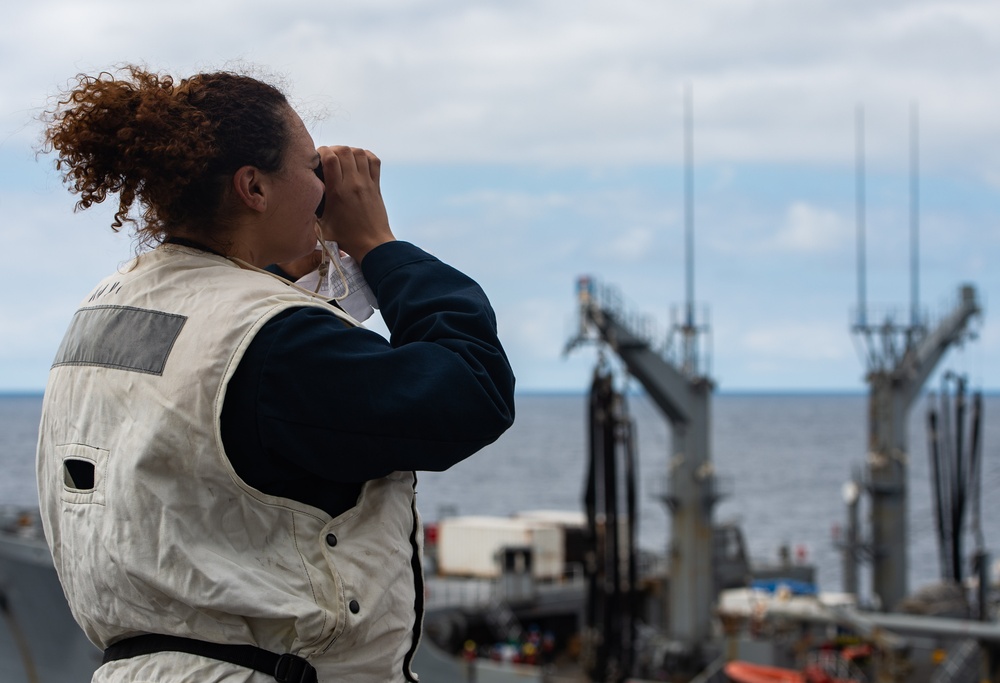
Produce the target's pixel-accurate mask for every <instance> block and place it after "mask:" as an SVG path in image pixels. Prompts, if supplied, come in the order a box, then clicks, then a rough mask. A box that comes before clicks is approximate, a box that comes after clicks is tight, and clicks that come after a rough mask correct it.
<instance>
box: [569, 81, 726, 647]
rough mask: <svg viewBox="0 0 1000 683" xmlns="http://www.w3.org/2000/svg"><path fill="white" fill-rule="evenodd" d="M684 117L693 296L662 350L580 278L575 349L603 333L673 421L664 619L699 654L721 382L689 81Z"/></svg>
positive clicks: (673, 635)
mask: <svg viewBox="0 0 1000 683" xmlns="http://www.w3.org/2000/svg"><path fill="white" fill-rule="evenodd" d="M684 119H685V139H684V150H685V155H684V156H685V173H684V177H685V253H686V259H685V283H686V286H685V294H686V301H685V308H684V313H683V316H682V319H681V321H680V322H675V323H674V325H673V328H672V330H671V333H670V339H669V340H668V343H667V346H666V348H665V349H663V348H661V347H660V345H659V344H658V340H656V339H655V338H654V336H653V335H651V334H650V333H649V329H648V328H647V327H646V326H645V325H643V324H642V323H643V321H642V320H641V319H639V318H637V317H635V316H630V315H629V314H628V312H627V311H625V310H624V307H623V306H622V304H621V298H620V296H619V295H618V293H617V291H616V290H613V289H611V288H607V287H602V286H600V285H599V284H598V283H597V282H595V281H593V280H591V279H590V278H587V277H584V278H580V280H579V281H578V283H577V293H578V298H579V306H580V333H579V336H578V337H577V338H576V339H574V340H571V341H570V345H569V347H570V348H572V347H573V346H575V345H576V344H578V343H580V342H581V341H583V340H584V339H585V338H587V337H588V335H589V334H596V336H597V337H598V338H599V339H600V340H601V341H602V342H604V343H605V344H607V345H608V346H609V347H610V348H611V349H612V350H613V351H614V352H615V354H616V355H617V356H618V357H619V358H620V359H621V361H622V362H623V363H624V365H625V367H626V368H627V370H628V372H629V373H630V374H631V375H632V376H633V377H635V378H636V379H637V380H638V381H639V383H640V384H642V386H643V388H644V389H645V390H646V392H647V394H648V395H649V397H650V399H652V401H653V402H654V403H655V404H656V406H657V407H658V408H659V409H660V411H661V412H662V413H663V415H664V416H665V417H666V418H667V420H668V421H669V422H670V426H671V434H672V442H671V452H670V454H669V456H670V457H669V466H668V471H667V475H666V477H667V481H666V482H665V486H664V487H663V492H662V499H663V501H664V503H665V504H666V506H667V507H668V509H669V511H670V515H671V535H670V547H669V551H668V555H669V562H670V588H669V591H668V595H667V596H665V597H666V601H665V602H664V604H663V610H664V614H663V623H665V624H668V636H669V638H670V639H671V640H672V641H673V643H674V644H675V645H676V646H679V648H680V650H683V651H685V652H687V653H689V654H695V653H697V652H698V649H699V648H700V646H701V644H703V643H705V642H707V641H708V640H709V639H710V637H711V635H712V607H713V603H714V601H715V595H714V594H713V591H714V585H713V577H714V571H713V566H712V538H713V536H712V534H713V510H714V507H715V504H716V502H717V501H718V499H719V495H720V494H719V486H718V485H717V483H716V477H715V474H714V468H713V467H712V462H711V457H710V452H711V449H710V445H709V436H710V408H711V395H712V391H713V389H714V384H713V382H712V380H711V378H710V377H708V375H707V374H706V373H704V371H703V369H702V362H705V363H707V361H708V357H707V353H701V352H700V351H701V349H700V347H701V344H702V343H705V345H706V347H707V334H708V332H709V329H708V325H707V324H705V323H701V324H699V322H698V321H697V320H696V316H695V305H694V218H693V144H692V138H693V132H692V125H691V91H690V88H689V87H686V88H685V99H684ZM678 337H679V340H677V339H676V338H678ZM675 341H679V344H678V343H675ZM667 605H669V609H668V608H667ZM675 649H676V648H675Z"/></svg>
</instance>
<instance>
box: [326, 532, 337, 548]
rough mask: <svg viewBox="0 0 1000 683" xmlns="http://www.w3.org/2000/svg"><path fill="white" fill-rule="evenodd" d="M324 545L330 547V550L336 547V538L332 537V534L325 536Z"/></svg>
mask: <svg viewBox="0 0 1000 683" xmlns="http://www.w3.org/2000/svg"><path fill="white" fill-rule="evenodd" d="M326 544H327V545H328V546H330V547H331V548H332V547H333V546H335V545H337V537H336V536H334V535H333V534H327V535H326Z"/></svg>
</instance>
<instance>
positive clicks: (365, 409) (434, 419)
mask: <svg viewBox="0 0 1000 683" xmlns="http://www.w3.org/2000/svg"><path fill="white" fill-rule="evenodd" d="M362 271H363V273H364V276H365V279H366V280H367V282H368V284H369V285H370V286H371V288H372V291H373V292H374V293H375V296H376V298H377V299H378V302H379V309H380V311H381V312H382V317H383V319H384V320H385V323H386V326H387V327H388V328H389V331H390V334H391V337H390V340H389V341H387V340H386V339H385V338H383V337H382V336H381V335H379V334H377V333H375V332H372V331H370V330H366V329H364V328H355V327H349V326H348V325H346V324H345V323H344V322H343V321H342V320H340V319H339V318H337V317H336V316H334V315H333V314H331V313H329V312H326V311H323V310H321V309H317V308H314V307H303V308H294V309H290V310H288V311H285V312H283V313H281V314H279V315H278V316H276V317H275V318H274V319H272V320H270V321H269V322H268V323H267V324H265V325H264V326H263V327H262V328H261V330H260V331H259V332H258V333H257V335H256V337H255V338H254V340H253V341H252V342H251V344H250V346H249V347H248V348H247V351H246V353H245V355H244V356H243V359H242V360H241V361H240V364H239V367H238V368H237V369H236V372H235V373H234V375H233V377H232V379H231V380H230V382H229V385H228V387H227V390H226V398H225V403H224V405H223V412H222V439H223V444H224V446H225V449H226V452H227V455H228V456H229V459H230V461H231V462H232V464H233V468H234V469H235V470H236V473H237V474H238V475H239V476H240V477H241V478H242V479H243V480H244V481H245V482H247V483H248V484H250V485H251V486H253V487H254V488H256V489H258V490H260V491H263V492H265V493H269V494H273V495H278V496H284V497H288V498H292V499H294V500H298V501H301V502H304V503H308V504H310V505H313V506H315V507H318V508H321V509H323V510H325V511H327V512H328V513H329V514H331V515H333V516H336V515H338V514H340V513H341V512H344V511H346V510H348V509H349V508H351V507H353V506H354V504H355V503H356V501H357V496H358V494H359V493H360V490H361V486H362V485H363V484H364V482H366V481H369V480H371V479H377V478H379V477H383V476H385V475H387V474H389V473H390V472H393V471H397V470H429V471H441V470H444V469H447V468H448V467H450V466H452V465H454V464H455V463H457V462H459V461H461V460H462V459H464V458H466V457H468V456H469V455H472V454H473V453H475V452H476V451H478V450H479V449H481V448H482V447H483V446H485V445H487V444H489V443H491V442H493V441H495V440H496V439H497V438H498V437H499V436H500V435H501V434H502V433H503V432H504V431H505V430H506V429H507V428H508V427H509V426H510V425H511V424H512V422H513V419H514V375H513V372H512V370H511V367H510V364H509V362H508V360H507V357H506V354H505V353H504V350H503V347H502V346H501V345H500V340H499V339H498V337H497V330H496V318H495V316H494V313H493V309H492V308H491V306H490V304H489V301H488V300H487V298H486V295H485V294H484V293H483V291H482V289H481V288H480V287H479V285H477V284H476V283H475V282H474V281H473V280H471V279H470V278H469V277H467V276H466V275H463V274H462V273H460V272H459V271H457V270H455V269H454V268H452V267H450V266H448V265H446V264H444V263H442V262H441V261H439V260H437V259H436V258H434V257H433V256H431V255H429V254H427V253H426V252H424V251H422V250H420V249H418V248H417V247H415V246H413V245H412V244H408V243H406V242H390V243H387V244H383V245H381V246H379V247H377V248H375V249H373V250H372V251H371V252H369V253H368V254H367V256H366V257H365V259H364V261H363V262H362Z"/></svg>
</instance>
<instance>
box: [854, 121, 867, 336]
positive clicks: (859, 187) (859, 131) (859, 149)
mask: <svg viewBox="0 0 1000 683" xmlns="http://www.w3.org/2000/svg"><path fill="white" fill-rule="evenodd" d="M854 164H855V180H854V210H855V216H856V222H857V228H858V317H857V320H856V321H855V324H856V326H857V327H858V328H859V329H864V328H866V327H867V326H868V310H867V306H868V304H867V302H866V300H865V299H866V293H865V109H864V107H862V106H861V105H860V104H859V105H858V108H857V111H856V112H855V115H854Z"/></svg>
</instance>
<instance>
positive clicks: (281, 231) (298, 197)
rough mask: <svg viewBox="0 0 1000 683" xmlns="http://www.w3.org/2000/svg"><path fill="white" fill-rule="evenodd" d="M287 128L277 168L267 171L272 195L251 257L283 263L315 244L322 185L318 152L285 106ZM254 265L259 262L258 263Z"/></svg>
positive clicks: (305, 251) (297, 119) (268, 262)
mask: <svg viewBox="0 0 1000 683" xmlns="http://www.w3.org/2000/svg"><path fill="white" fill-rule="evenodd" d="M285 120H286V125H287V126H288V130H289V140H288V147H287V148H286V149H285V154H284V159H283V160H282V166H281V169H280V170H278V171H276V172H275V173H273V174H270V180H271V189H272V194H271V197H270V198H269V199H268V204H267V209H266V212H265V218H266V219H267V220H266V221H265V229H264V231H263V232H262V233H261V234H260V243H259V253H258V254H256V256H258V258H255V260H261V261H266V263H264V264H263V265H270V264H271V263H285V262H287V261H292V260H294V259H297V258H299V257H301V256H305V255H306V254H308V253H309V252H311V251H312V250H313V249H314V248H315V246H316V207H317V206H318V205H319V203H320V200H321V199H322V198H323V192H324V189H325V188H324V185H323V181H321V180H320V179H319V178H318V177H317V175H316V167H317V166H319V163H320V158H319V153H318V152H317V151H316V145H315V144H314V143H313V139H312V136H311V135H309V131H307V130H306V127H305V124H303V123H302V119H300V118H299V116H298V114H296V113H295V112H294V111H292V109H291V108H289V109H288V111H287V113H286V119H285ZM257 265H262V264H260V263H258V264H257Z"/></svg>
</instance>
